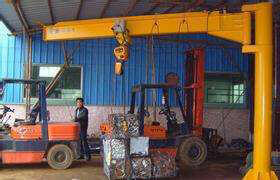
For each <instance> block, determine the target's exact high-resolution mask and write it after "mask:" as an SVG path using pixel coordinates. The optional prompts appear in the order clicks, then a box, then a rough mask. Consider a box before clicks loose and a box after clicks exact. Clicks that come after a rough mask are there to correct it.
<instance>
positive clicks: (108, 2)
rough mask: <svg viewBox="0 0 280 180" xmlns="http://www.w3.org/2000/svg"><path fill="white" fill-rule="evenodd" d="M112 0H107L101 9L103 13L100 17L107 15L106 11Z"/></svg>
mask: <svg viewBox="0 0 280 180" xmlns="http://www.w3.org/2000/svg"><path fill="white" fill-rule="evenodd" d="M111 1H112V0H107V2H106V4H105V6H104V7H103V9H102V11H101V14H100V16H99V18H103V17H104V15H105V13H106V10H107V9H108V7H109V6H110V4H111Z"/></svg>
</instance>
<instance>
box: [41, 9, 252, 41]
mask: <svg viewBox="0 0 280 180" xmlns="http://www.w3.org/2000/svg"><path fill="white" fill-rule="evenodd" d="M123 19H125V21H126V27H127V29H128V30H129V36H141V35H151V34H178V33H207V32H208V33H209V34H211V35H215V36H218V37H221V38H225V39H228V40H233V41H236V42H240V43H243V44H250V39H251V38H250V37H251V35H250V33H251V31H250V30H249V29H250V21H251V18H250V13H247V12H243V13H234V14H227V13H223V14H221V13H219V12H211V13H209V12H190V13H177V14H161V15H148V16H132V17H123ZM115 21H116V18H105V19H93V20H78V21H68V22H59V23H57V24H55V25H50V26H45V27H44V29H43V38H44V40H45V41H53V40H69V39H93V38H106V37H114V34H113V31H112V30H111V28H112V27H113V26H114V24H115ZM244 29H246V30H247V29H248V31H244Z"/></svg>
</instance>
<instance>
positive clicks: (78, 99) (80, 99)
mask: <svg viewBox="0 0 280 180" xmlns="http://www.w3.org/2000/svg"><path fill="white" fill-rule="evenodd" d="M77 101H82V102H84V99H83V98H81V97H78V98H77V99H76V102H77Z"/></svg>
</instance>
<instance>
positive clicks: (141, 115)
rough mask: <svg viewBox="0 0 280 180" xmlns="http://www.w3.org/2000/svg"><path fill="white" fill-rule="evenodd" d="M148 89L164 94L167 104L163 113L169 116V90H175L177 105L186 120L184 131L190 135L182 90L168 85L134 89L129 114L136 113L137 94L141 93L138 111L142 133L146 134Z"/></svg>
mask: <svg viewBox="0 0 280 180" xmlns="http://www.w3.org/2000/svg"><path fill="white" fill-rule="evenodd" d="M148 89H158V90H162V92H163V97H164V98H165V103H164V106H165V107H163V109H162V110H163V111H164V112H163V113H164V114H166V115H167V116H169V115H170V113H171V112H170V107H169V102H168V90H169V89H174V91H175V96H176V101H177V104H178V105H179V108H180V112H181V115H182V117H183V120H184V122H185V123H184V124H185V125H186V126H185V129H184V134H188V133H190V131H189V127H188V123H187V118H186V116H185V113H184V108H183V103H182V101H181V97H180V93H179V89H181V87H180V86H177V85H169V84H166V83H163V84H139V85H135V86H134V87H133V88H132V95H131V103H130V110H129V112H128V113H129V114H134V113H135V104H136V93H140V106H139V108H140V109H138V113H139V119H140V133H141V134H144V117H145V115H146V112H145V111H146V110H145V103H146V102H145V96H146V90H148Z"/></svg>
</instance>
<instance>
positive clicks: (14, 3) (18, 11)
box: [12, 0, 29, 33]
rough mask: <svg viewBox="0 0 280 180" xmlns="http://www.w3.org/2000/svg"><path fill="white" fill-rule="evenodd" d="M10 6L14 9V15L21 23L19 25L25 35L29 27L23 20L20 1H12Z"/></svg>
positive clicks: (24, 19)
mask: <svg viewBox="0 0 280 180" xmlns="http://www.w3.org/2000/svg"><path fill="white" fill-rule="evenodd" d="M12 6H13V8H14V10H15V11H16V14H17V16H18V18H19V20H20V22H21V25H22V26H23V28H24V30H25V32H26V33H28V30H29V25H28V23H27V21H26V18H25V15H24V13H23V11H22V9H21V6H20V1H19V0H13V1H12Z"/></svg>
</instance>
